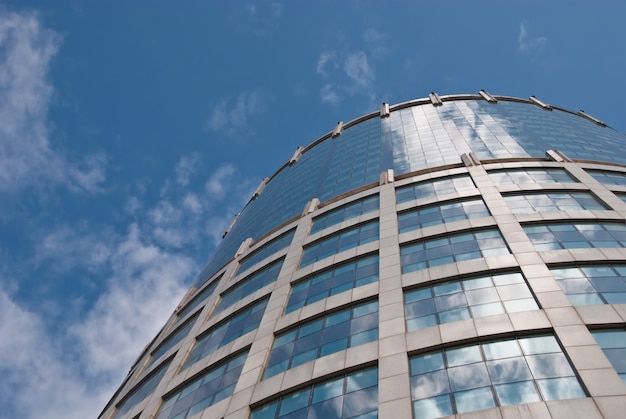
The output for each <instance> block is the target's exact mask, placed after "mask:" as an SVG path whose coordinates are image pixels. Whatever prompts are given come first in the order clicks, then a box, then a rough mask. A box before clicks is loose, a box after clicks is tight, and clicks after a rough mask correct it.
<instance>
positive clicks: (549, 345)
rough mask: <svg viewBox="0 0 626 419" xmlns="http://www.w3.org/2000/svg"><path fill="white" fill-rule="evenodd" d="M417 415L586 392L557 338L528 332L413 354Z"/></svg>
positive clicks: (415, 412) (557, 397) (468, 410)
mask: <svg viewBox="0 0 626 419" xmlns="http://www.w3.org/2000/svg"><path fill="white" fill-rule="evenodd" d="M409 361H410V371H411V396H412V400H413V412H414V416H415V417H416V418H420V419H422V418H424V419H429V418H438V417H442V416H448V415H453V414H455V413H465V412H471V411H475V410H481V409H487V408H490V407H496V406H508V405H513V404H521V403H532V402H537V401H541V400H563V399H572V398H579V397H586V394H585V391H584V390H583V388H582V386H581V385H580V383H579V381H578V379H577V378H576V376H575V374H574V370H573V369H572V367H571V365H570V364H569V361H568V360H567V358H566V357H565V355H564V354H563V351H562V350H561V347H560V346H559V344H558V342H557V341H556V339H555V338H554V336H551V335H543V336H527V337H519V338H516V339H508V340H501V341H491V342H484V343H477V344H473V345H467V346H461V347H452V348H448V349H444V350H442V351H436V352H431V353H427V354H421V355H416V356H413V357H411V358H409Z"/></svg>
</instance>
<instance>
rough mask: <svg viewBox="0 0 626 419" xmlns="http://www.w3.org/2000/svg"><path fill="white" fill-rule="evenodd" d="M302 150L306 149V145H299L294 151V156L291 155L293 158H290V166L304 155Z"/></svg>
mask: <svg viewBox="0 0 626 419" xmlns="http://www.w3.org/2000/svg"><path fill="white" fill-rule="evenodd" d="M302 150H304V147H298V148H297V149H296V152H295V153H293V156H291V159H289V166H292V165H293V164H294V163H295V162H297V161H298V159H299V158H300V156H301V155H302Z"/></svg>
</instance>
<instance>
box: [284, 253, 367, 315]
mask: <svg viewBox="0 0 626 419" xmlns="http://www.w3.org/2000/svg"><path fill="white" fill-rule="evenodd" d="M376 281H378V255H367V256H363V257H360V258H358V259H356V260H353V261H350V262H346V263H343V264H341V265H338V266H335V267H333V268H332V269H330V270H327V271H323V272H320V273H317V274H313V275H312V276H309V277H307V278H305V279H303V280H301V281H299V282H297V283H296V284H294V285H293V286H292V288H291V293H290V294H289V301H288V302H287V307H286V308H285V313H289V312H291V311H293V310H296V309H298V308H302V307H304V306H306V305H309V304H312V303H314V302H316V301H320V300H322V299H324V298H328V297H329V296H331V295H336V294H339V293H340V292H343V291H348V290H351V289H353V288H356V287H360V286H362V285H366V284H369V283H372V282H376Z"/></svg>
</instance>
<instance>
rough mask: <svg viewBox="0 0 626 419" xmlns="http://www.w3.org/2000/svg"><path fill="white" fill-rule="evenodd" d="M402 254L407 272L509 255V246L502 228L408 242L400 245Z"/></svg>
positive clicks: (404, 271) (404, 268)
mask: <svg viewBox="0 0 626 419" xmlns="http://www.w3.org/2000/svg"><path fill="white" fill-rule="evenodd" d="M400 254H401V260H402V272H403V273H406V272H412V271H417V270H419V269H425V268H429V267H432V266H438V265H443V264H446V263H452V262H461V261H464V260H469V259H477V258H481V257H488V256H498V255H505V254H509V250H508V248H507V246H506V243H505V242H504V239H503V238H502V236H501V235H500V232H499V231H498V230H495V229H490V230H482V231H476V232H467V233H457V234H451V235H449V236H445V237H437V238H433V239H426V240H421V241H418V242H414V243H409V244H405V245H402V246H401V247H400Z"/></svg>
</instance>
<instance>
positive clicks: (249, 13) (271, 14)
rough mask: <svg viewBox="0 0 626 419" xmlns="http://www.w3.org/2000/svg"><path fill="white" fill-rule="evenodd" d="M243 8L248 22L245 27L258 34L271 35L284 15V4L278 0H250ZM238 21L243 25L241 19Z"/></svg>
mask: <svg viewBox="0 0 626 419" xmlns="http://www.w3.org/2000/svg"><path fill="white" fill-rule="evenodd" d="M243 10H244V16H245V21H246V22H247V25H245V26H243V29H245V30H246V31H251V32H252V33H254V34H255V35H257V36H267V35H269V34H270V33H271V32H272V31H273V30H274V29H275V28H276V27H277V23H278V22H279V21H280V18H281V17H282V15H283V5H282V4H281V3H280V2H277V1H258V0H257V1H254V2H249V3H248V4H246V5H245V7H244V9H243ZM238 23H239V24H240V25H241V21H240V22H238Z"/></svg>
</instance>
